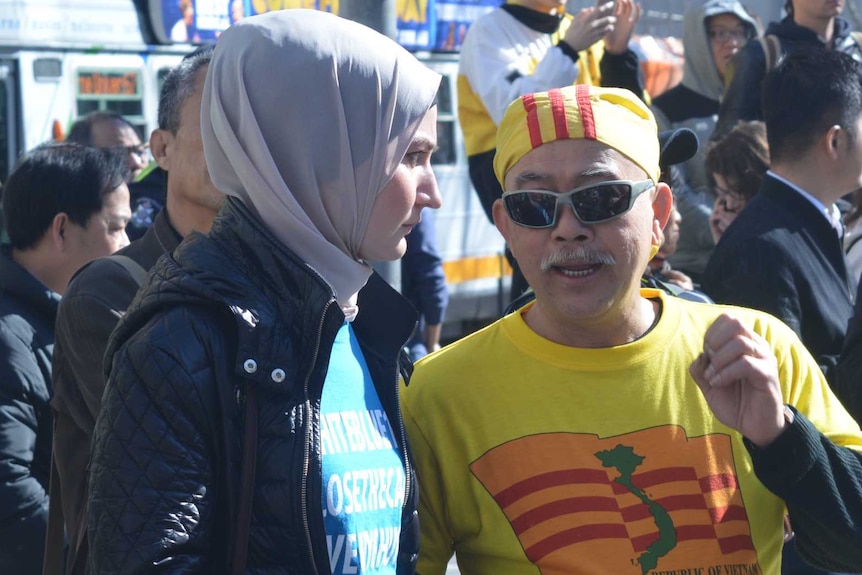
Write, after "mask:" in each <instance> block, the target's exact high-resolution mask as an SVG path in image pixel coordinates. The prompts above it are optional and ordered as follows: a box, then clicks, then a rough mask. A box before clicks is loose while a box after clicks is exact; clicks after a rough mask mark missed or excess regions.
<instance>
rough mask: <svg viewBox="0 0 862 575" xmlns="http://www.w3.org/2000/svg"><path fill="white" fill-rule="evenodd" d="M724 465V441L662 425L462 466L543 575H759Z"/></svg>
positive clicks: (550, 440)
mask: <svg viewBox="0 0 862 575" xmlns="http://www.w3.org/2000/svg"><path fill="white" fill-rule="evenodd" d="M681 461H683V462H686V464H687V465H685V466H681V465H679V462H681ZM732 461H733V456H732V453H731V441H730V438H729V437H728V436H726V435H722V434H715V435H710V436H705V437H695V438H688V437H686V434H685V431H684V430H683V429H682V428H680V427H677V426H670V425H668V426H662V427H657V428H652V429H646V430H642V431H638V432H635V433H631V434H627V435H623V436H616V437H610V438H604V439H600V438H598V437H597V436H595V435H592V434H576V433H551V434H542V435H533V436H529V437H523V438H520V439H515V440H512V441H510V442H508V443H505V444H503V445H500V446H498V447H496V448H494V449H491V450H490V451H488V452H487V453H486V454H485V455H483V456H482V457H480V458H479V459H477V460H476V461H474V462H473V463H472V464H471V465H470V470H471V471H472V473H473V474H474V475H475V477H476V478H477V479H478V480H479V481H480V482H481V483H482V484H483V485H484V486H485V488H486V489H487V490H488V492H489V493H490V494H491V496H492V497H493V498H494V500H495V501H496V502H497V504H498V505H499V506H500V508H501V509H502V510H503V512H504V513H505V515H506V517H507V518H508V520H509V523H510V525H511V526H512V529H513V530H514V532H515V534H516V535H517V537H518V539H519V540H520V542H521V545H522V547H523V549H524V552H525V554H526V555H527V557H528V558H529V560H530V561H531V562H533V563H534V564H535V565H536V566H537V567H538V568H539V569H540V571H541V572H542V574H543V575H555V574H563V573H571V572H572V566H577V565H594V566H596V565H602V566H604V567H605V569H606V571H605V572H607V573H614V574H627V573H631V574H632V575H636V574H641V575H644V574H647V573H651V572H653V571H659V572H661V571H673V570H683V569H691V568H695V567H700V566H704V565H712V566H721V565H740V564H745V565H748V566H750V568H752V571H749V572H762V570H761V569H760V568H759V567H758V566H757V556H756V553H755V551H754V545H753V543H752V541H751V532H750V528H749V524H748V517H747V516H746V514H745V508H744V507H743V503H742V497H741V495H740V493H739V489H738V482H737V478H736V473H735V470H734V469H733V467H732Z"/></svg>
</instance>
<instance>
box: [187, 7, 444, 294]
mask: <svg viewBox="0 0 862 575" xmlns="http://www.w3.org/2000/svg"><path fill="white" fill-rule="evenodd" d="M439 84H440V77H439V75H437V74H436V73H434V72H432V71H431V70H429V69H428V68H426V67H425V66H423V65H422V64H421V63H419V61H418V60H416V58H414V57H413V56H412V55H411V54H410V53H408V52H407V51H406V50H404V49H403V48H401V47H400V46H399V45H398V44H396V43H395V42H393V41H392V40H390V39H388V38H386V37H385V36H383V35H381V34H379V33H377V32H375V31H373V30H371V29H370V28H367V27H365V26H362V25H360V24H357V23H355V22H351V21H349V20H345V19H342V18H339V17H337V16H333V15H331V14H327V13H324V12H318V11H315V10H282V11H277V12H269V13H266V14H262V15H260V16H253V17H250V18H244V19H243V20H241V21H240V22H238V23H237V24H235V25H233V26H231V27H230V28H228V29H227V30H226V31H225V32H224V33H223V34H222V35H221V37H220V38H219V39H218V43H217V45H216V49H215V53H214V55H213V59H212V63H211V64H210V66H209V72H208V74H207V78H206V85H205V87H204V95H203V102H202V105H201V132H202V135H203V144H204V152H205V154H206V160H207V165H208V167H209V172H210V175H211V177H212V181H213V183H214V184H215V185H216V187H217V188H218V189H219V190H221V191H223V192H224V193H226V194H227V195H230V196H234V197H236V198H239V200H240V201H242V202H243V204H245V205H246V206H247V207H248V208H249V209H250V210H251V211H252V213H254V214H255V215H256V216H257V217H258V219H259V220H260V221H261V222H263V224H264V225H265V226H266V228H267V229H268V230H269V231H270V232H271V233H273V234H274V235H275V236H276V237H277V238H278V240H279V241H280V242H281V243H282V244H284V245H285V246H287V247H288V248H289V249H290V250H292V251H293V252H294V253H296V254H297V255H298V256H299V257H300V258H302V260H303V261H305V263H306V264H308V265H309V266H310V267H312V268H314V269H315V270H316V271H317V273H319V274H320V275H321V276H322V277H323V279H325V280H326V281H327V282H328V283H329V285H330V286H331V287H332V289H333V291H334V293H335V295H336V298H337V299H338V301H339V303H341V304H342V305H343V306H344V305H347V304H349V303H351V300H352V298H353V296H355V294H356V293H357V292H358V291H359V290H360V289H361V288H362V286H363V285H365V282H366V281H367V280H368V277H369V276H370V275H371V267H370V266H369V265H368V264H367V263H366V262H363V261H361V260H359V257H358V255H357V254H358V251H359V246H360V243H361V242H362V239H363V236H364V234H365V229H366V226H367V225H368V221H369V218H370V216H371V208H372V206H373V205H374V200H375V198H376V197H377V194H378V193H379V192H380V191H381V190H382V189H383V187H384V186H385V185H386V184H387V182H389V180H390V178H391V177H392V175H393V173H394V172H395V169H396V168H397V166H398V164H399V162H401V160H402V158H403V156H404V154H405V153H406V151H407V148H408V146H409V145H410V142H411V141H412V139H413V135H414V134H415V132H416V130H417V129H418V126H419V123H420V121H421V120H422V118H423V117H424V116H425V114H426V113H427V112H428V109H429V108H430V107H431V105H432V103H433V101H434V98H435V95H436V93H437V88H438V87H439Z"/></svg>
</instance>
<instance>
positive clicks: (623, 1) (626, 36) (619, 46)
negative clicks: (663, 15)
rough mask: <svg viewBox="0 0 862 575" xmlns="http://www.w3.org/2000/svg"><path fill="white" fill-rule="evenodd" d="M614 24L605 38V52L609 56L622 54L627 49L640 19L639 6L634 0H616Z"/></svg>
mask: <svg viewBox="0 0 862 575" xmlns="http://www.w3.org/2000/svg"><path fill="white" fill-rule="evenodd" d="M614 16H615V17H616V24H615V25H614V27H613V29H612V30H611V31H610V32H608V34H607V35H606V36H605V51H607V52H610V53H611V54H617V55H619V54H622V53H624V52H625V51H626V50H628V48H629V40H631V39H632V33H633V32H634V30H635V26H637V23H638V20H640V17H641V5H640V4H637V3H635V2H634V0H617V2H616V11H615V13H614Z"/></svg>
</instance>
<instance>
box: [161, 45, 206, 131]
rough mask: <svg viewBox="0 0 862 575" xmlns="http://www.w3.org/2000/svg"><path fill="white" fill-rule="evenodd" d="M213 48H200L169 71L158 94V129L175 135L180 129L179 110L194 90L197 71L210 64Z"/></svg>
mask: <svg viewBox="0 0 862 575" xmlns="http://www.w3.org/2000/svg"><path fill="white" fill-rule="evenodd" d="M214 49H215V46H213V45H207V46H201V47H200V48H198V49H197V50H195V51H194V52H192V53H190V54H188V55H187V56H186V57H185V58H183V60H182V62H180V63H179V64H177V67H176V68H174V69H173V70H171V71H170V72H169V73H168V75H167V76H166V77H165V82H164V84H162V91H161V93H160V94H159V129H161V130H167V131H169V132H171V133H172V134H176V133H177V130H178V129H179V127H180V110H181V109H182V107H183V104H185V103H186V100H188V99H189V96H191V95H192V92H194V88H195V77H196V76H197V73H198V71H199V70H200V69H201V68H203V67H204V66H206V65H208V64H209V63H210V60H212V57H213V50H214Z"/></svg>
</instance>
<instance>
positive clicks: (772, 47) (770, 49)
mask: <svg viewBox="0 0 862 575" xmlns="http://www.w3.org/2000/svg"><path fill="white" fill-rule="evenodd" d="M757 41H758V42H760V46H761V48H763V55H764V58H765V60H766V72H767V73H768V72H769V71H770V70H772V69H773V68H775V65H776V64H778V59H779V58H780V57H781V40H779V39H778V36H776V35H775V34H767V35H766V36H761V37H760V38H758V39H757Z"/></svg>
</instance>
